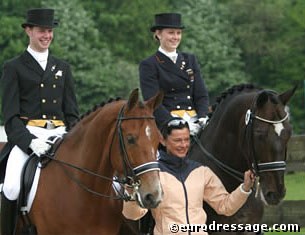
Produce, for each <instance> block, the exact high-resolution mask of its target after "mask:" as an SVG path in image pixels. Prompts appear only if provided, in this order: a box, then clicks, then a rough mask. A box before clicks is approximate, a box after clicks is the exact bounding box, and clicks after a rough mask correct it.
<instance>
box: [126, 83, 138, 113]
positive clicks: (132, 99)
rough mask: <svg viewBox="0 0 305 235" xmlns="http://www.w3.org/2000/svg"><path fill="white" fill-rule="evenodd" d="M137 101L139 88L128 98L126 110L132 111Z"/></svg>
mask: <svg viewBox="0 0 305 235" xmlns="http://www.w3.org/2000/svg"><path fill="white" fill-rule="evenodd" d="M138 101H139V88H136V89H134V90H133V91H132V92H131V93H130V95H129V98H128V102H127V109H128V110H131V109H133V108H134V107H135V106H136V104H137V103H138Z"/></svg>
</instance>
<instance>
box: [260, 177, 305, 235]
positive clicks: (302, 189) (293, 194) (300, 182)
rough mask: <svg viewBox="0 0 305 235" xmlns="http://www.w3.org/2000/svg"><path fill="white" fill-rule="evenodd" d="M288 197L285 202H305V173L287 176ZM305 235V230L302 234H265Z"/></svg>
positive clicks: (267, 234) (269, 233) (268, 234)
mask: <svg viewBox="0 0 305 235" xmlns="http://www.w3.org/2000/svg"><path fill="white" fill-rule="evenodd" d="M285 185H286V190H287V191H286V196H285V199H284V200H305V172H297V173H290V174H287V175H286V176H285ZM283 234H286V235H287V234H292V235H305V228H301V231H300V232H265V233H264V235H283Z"/></svg>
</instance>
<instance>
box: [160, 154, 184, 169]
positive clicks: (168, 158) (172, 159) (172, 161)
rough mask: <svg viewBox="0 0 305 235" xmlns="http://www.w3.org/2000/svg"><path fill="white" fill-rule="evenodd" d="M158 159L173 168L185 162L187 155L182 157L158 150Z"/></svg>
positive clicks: (181, 165)
mask: <svg viewBox="0 0 305 235" xmlns="http://www.w3.org/2000/svg"><path fill="white" fill-rule="evenodd" d="M159 161H161V162H164V163H166V164H167V165H168V166H171V167H173V168H181V167H183V166H184V165H186V164H187V156H185V157H183V158H181V157H176V156H173V155H171V154H168V153H166V152H165V151H163V150H160V158H159Z"/></svg>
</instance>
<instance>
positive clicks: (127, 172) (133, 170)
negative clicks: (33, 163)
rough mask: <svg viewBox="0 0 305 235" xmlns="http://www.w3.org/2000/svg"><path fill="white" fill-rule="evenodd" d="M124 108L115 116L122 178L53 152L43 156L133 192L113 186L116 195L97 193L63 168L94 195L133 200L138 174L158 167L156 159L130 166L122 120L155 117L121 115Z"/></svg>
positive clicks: (156, 169)
mask: <svg viewBox="0 0 305 235" xmlns="http://www.w3.org/2000/svg"><path fill="white" fill-rule="evenodd" d="M124 108H125V105H123V107H122V108H121V109H120V112H119V114H118V117H117V122H116V128H115V130H117V134H118V137H119V146H120V150H121V154H120V156H121V157H122V162H123V169H124V176H123V178H119V177H117V176H114V177H113V178H110V177H107V176H103V175H100V174H97V173H95V172H93V171H91V170H88V169H85V168H82V167H79V166H76V165H74V164H70V163H68V162H65V161H62V160H59V159H56V158H54V154H53V155H47V154H46V155H45V156H44V157H47V158H48V159H50V160H53V161H55V162H57V163H60V164H61V165H64V166H68V167H70V168H73V169H76V170H78V171H81V172H83V173H86V174H88V175H91V176H94V177H97V178H99V179H104V180H108V181H111V182H116V183H118V184H120V187H122V188H123V186H124V185H127V186H128V187H130V188H132V190H133V192H134V193H133V194H132V195H129V194H126V193H125V192H121V190H120V189H117V188H116V187H113V188H114V190H115V191H116V193H117V195H116V196H111V195H105V194H102V193H99V192H97V191H94V190H92V189H90V188H88V187H87V186H86V185H85V184H84V183H82V182H81V181H80V180H79V179H78V178H76V177H75V176H73V175H72V174H71V173H69V172H68V171H67V169H64V170H65V173H66V174H67V176H68V177H69V178H70V179H71V180H72V181H73V182H75V183H76V184H77V185H78V186H80V187H81V188H82V189H84V190H85V191H87V192H89V193H92V194H94V195H96V196H100V197H105V198H109V199H116V200H122V199H123V200H125V201H133V200H135V197H136V195H137V194H138V189H139V187H140V185H141V183H140V181H139V180H138V176H140V175H142V174H144V173H147V172H150V171H159V170H160V167H159V163H158V162H157V161H151V162H147V163H144V164H141V165H139V166H136V167H132V166H131V163H130V158H129V156H128V153H127V151H126V146H125V141H124V136H123V131H122V122H123V121H128V120H139V119H152V120H154V119H155V118H154V117H153V116H132V117H124V115H123V113H124ZM115 136H116V131H114V132H113V135H112V141H111V145H110V148H109V158H111V149H112V147H113V143H114V138H115ZM139 202H140V204H141V201H139Z"/></svg>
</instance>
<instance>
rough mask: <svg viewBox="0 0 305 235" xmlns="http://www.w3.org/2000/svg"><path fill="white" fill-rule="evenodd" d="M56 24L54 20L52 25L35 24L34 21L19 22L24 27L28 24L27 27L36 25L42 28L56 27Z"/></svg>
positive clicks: (57, 23)
mask: <svg viewBox="0 0 305 235" xmlns="http://www.w3.org/2000/svg"><path fill="white" fill-rule="evenodd" d="M58 25H59V22H58V21H54V22H53V24H52V25H43V24H35V23H31V22H25V23H23V24H21V27H22V28H25V27H27V26H29V27H33V26H37V27H43V28H56V27H57V26H58Z"/></svg>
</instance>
